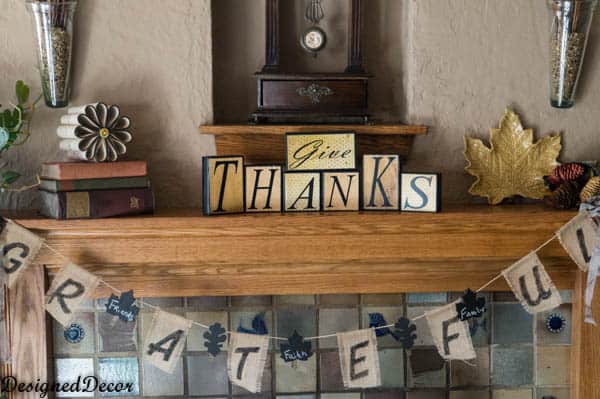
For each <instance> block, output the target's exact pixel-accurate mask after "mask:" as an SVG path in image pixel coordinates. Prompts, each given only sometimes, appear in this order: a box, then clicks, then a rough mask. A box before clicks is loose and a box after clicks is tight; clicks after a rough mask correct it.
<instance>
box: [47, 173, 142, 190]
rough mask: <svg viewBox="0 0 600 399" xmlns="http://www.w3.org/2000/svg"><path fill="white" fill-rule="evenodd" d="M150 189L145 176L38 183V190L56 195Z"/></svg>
mask: <svg viewBox="0 0 600 399" xmlns="http://www.w3.org/2000/svg"><path fill="white" fill-rule="evenodd" d="M146 187H150V179H148V177H147V176H140V177H115V178H112V179H81V180H47V179H42V180H41V181H40V189H41V190H44V191H50V192H52V193H58V192H62V191H88V190H116V189H120V188H146Z"/></svg>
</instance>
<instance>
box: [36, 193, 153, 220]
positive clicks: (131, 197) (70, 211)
mask: <svg viewBox="0 0 600 399" xmlns="http://www.w3.org/2000/svg"><path fill="white" fill-rule="evenodd" d="M39 193H40V196H41V203H42V205H41V208H40V213H41V214H42V215H44V216H46V217H49V218H53V219H98V218H106V217H114V216H124V215H137V214H142V213H152V212H153V211H154V195H153V193H152V189H150V188H141V189H139V188H131V189H129V188H128V189H121V190H93V191H74V192H60V193H51V192H48V191H42V190H40V191H39Z"/></svg>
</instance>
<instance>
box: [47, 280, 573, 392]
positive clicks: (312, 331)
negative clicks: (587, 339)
mask: <svg viewBox="0 0 600 399" xmlns="http://www.w3.org/2000/svg"><path fill="white" fill-rule="evenodd" d="M562 295H563V299H564V300H565V302H568V301H569V299H570V293H569V292H568V291H565V292H563V293H562ZM485 296H486V298H487V313H486V314H485V315H484V317H481V318H478V319H474V320H471V321H470V330H471V336H472V339H473V343H474V346H475V350H476V352H477V359H475V360H473V361H470V362H462V361H450V362H446V361H444V360H442V359H441V358H440V356H439V355H438V354H437V351H436V349H435V347H434V346H433V341H432V339H431V335H430V333H429V330H428V327H427V325H426V322H425V320H424V319H420V320H417V321H416V325H417V334H418V339H417V340H416V342H415V346H414V347H413V349H411V350H409V351H405V350H404V349H402V347H401V346H400V345H399V344H398V342H397V341H396V340H394V339H393V338H392V337H391V336H389V335H384V336H381V337H379V338H378V348H379V361H380V369H381V376H382V386H381V387H380V388H378V389H370V390H365V391H346V390H344V388H343V384H342V378H341V375H340V370H339V357H338V352H337V348H336V340H335V338H332V339H323V340H321V341H320V342H318V343H317V342H315V343H313V349H314V350H315V356H312V357H311V358H310V359H309V360H308V361H306V362H293V363H284V362H283V360H282V359H281V358H280V357H279V353H278V349H279V348H278V345H276V343H274V342H272V343H271V358H270V361H268V362H267V367H266V370H265V373H264V376H263V392H262V393H260V394H256V395H251V394H250V393H248V392H247V391H245V390H244V389H242V388H239V387H236V386H232V385H231V384H230V383H229V381H228V379H227V354H226V352H225V351H224V352H222V353H220V354H219V355H217V356H216V357H213V356H211V355H209V354H208V352H207V351H206V347H205V346H204V338H203V333H204V331H203V330H202V329H201V328H199V327H196V326H194V327H193V329H192V331H191V332H190V334H189V336H188V340H187V343H186V350H185V351H184V353H183V356H182V358H181V359H180V361H179V363H178V364H177V367H176V370H175V372H174V373H173V374H171V375H170V374H165V373H163V372H162V371H160V370H158V369H157V368H155V367H154V366H152V365H150V364H146V363H144V362H143V360H142V353H143V348H142V347H141V342H143V338H144V335H145V333H146V332H147V330H148V328H149V324H150V321H151V319H152V310H151V309H148V308H143V309H142V311H141V314H140V315H139V317H138V321H137V322H136V323H125V322H122V321H119V320H118V319H117V318H115V317H113V316H111V315H109V314H107V313H106V312H105V309H104V307H103V304H104V303H105V301H100V300H99V301H97V303H96V304H95V306H94V305H93V304H90V305H89V306H87V307H85V308H84V309H83V311H82V312H80V313H79V314H77V317H76V318H75V320H74V321H73V325H72V326H71V327H70V328H69V329H67V330H65V329H64V328H63V327H62V326H60V325H59V324H57V323H55V324H54V329H53V332H54V362H55V373H56V376H55V377H56V381H57V382H71V381H72V380H73V379H74V378H76V376H78V375H92V374H93V375H96V376H97V377H98V378H99V380H100V381H102V382H130V383H132V384H133V391H132V392H131V393H127V394H126V395H123V394H122V393H120V394H119V393H114V392H113V393H108V392H107V393H99V392H96V393H92V394H87V396H83V395H81V394H77V396H78V397H105V396H107V397H109V396H118V397H120V398H130V397H131V398H140V397H206V398H214V399H221V398H223V399H225V398H239V399H251V398H279V399H317V398H321V399H438V398H439V399H470V398H474V399H542V398H543V397H548V398H550V397H554V398H555V399H563V398H568V397H569V364H570V360H569V358H570V352H571V347H570V344H571V331H570V322H571V304H570V303H564V304H563V305H562V306H561V307H559V308H558V309H555V310H554V311H551V312H545V313H540V314H539V315H537V316H531V315H529V314H528V313H526V312H525V311H524V310H523V309H522V307H521V306H520V305H519V304H518V303H517V301H516V299H515V298H514V296H513V295H512V294H511V293H510V292H496V293H493V294H491V293H488V294H485ZM459 297H460V294H459V293H445V292H444V293H439V292H437V293H410V294H406V295H404V294H385V295H373V294H369V295H320V296H312V295H291V296H275V297H271V296H253V297H250V296H243V297H194V298H160V299H150V298H146V300H147V301H148V302H150V303H152V304H154V305H156V306H160V307H161V308H163V309H164V310H166V311H169V312H172V313H176V314H180V315H182V316H185V317H187V318H188V319H192V320H196V321H198V322H200V323H203V324H207V325H210V324H213V323H215V322H219V323H221V324H222V325H225V326H228V327H229V329H231V330H238V329H239V330H240V331H244V332H251V333H265V332H267V333H268V334H271V335H279V336H289V335H291V334H292V332H293V331H294V330H297V331H298V333H299V334H300V335H302V336H312V335H318V334H328V333H333V332H341V331H348V330H354V329H357V328H366V327H369V321H370V317H371V315H375V314H377V315H378V316H379V317H383V318H384V319H385V320H386V322H387V323H392V322H394V321H396V320H397V319H398V318H400V317H401V316H408V317H409V318H414V317H416V316H419V315H421V314H422V313H423V312H424V311H426V310H429V309H432V308H435V307H436V306H439V305H441V304H445V303H448V302H450V301H454V300H456V299H457V298H459ZM552 315H554V316H555V317H556V316H558V317H559V318H560V317H562V318H563V319H564V320H565V321H566V328H564V330H562V331H560V332H556V331H555V332H550V331H549V329H548V327H547V326H546V320H547V319H548V318H549V317H550V316H552ZM224 349H225V350H226V349H227V348H226V346H225V348H224ZM71 395H73V396H69V395H68V394H64V393H62V394H59V395H58V396H59V397H75V394H71Z"/></svg>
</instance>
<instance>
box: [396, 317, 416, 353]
mask: <svg viewBox="0 0 600 399" xmlns="http://www.w3.org/2000/svg"><path fill="white" fill-rule="evenodd" d="M394 328H395V331H394V332H393V333H392V337H394V338H395V339H396V341H398V342H400V343H401V344H402V347H403V348H404V349H410V348H412V347H413V345H414V344H415V339H417V334H416V331H417V326H416V325H414V324H412V323H411V322H410V320H409V319H407V318H406V317H401V318H400V319H399V320H398V321H397V322H396V324H394Z"/></svg>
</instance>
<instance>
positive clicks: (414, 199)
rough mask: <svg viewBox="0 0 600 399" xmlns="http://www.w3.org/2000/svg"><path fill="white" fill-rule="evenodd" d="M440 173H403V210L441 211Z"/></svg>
mask: <svg viewBox="0 0 600 399" xmlns="http://www.w3.org/2000/svg"><path fill="white" fill-rule="evenodd" d="M440 189H441V175H440V174H439V173H402V189H401V190H400V192H401V195H400V197H401V210H402V211H403V212H439V211H440V210H441V197H442V195H441V191H440Z"/></svg>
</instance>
